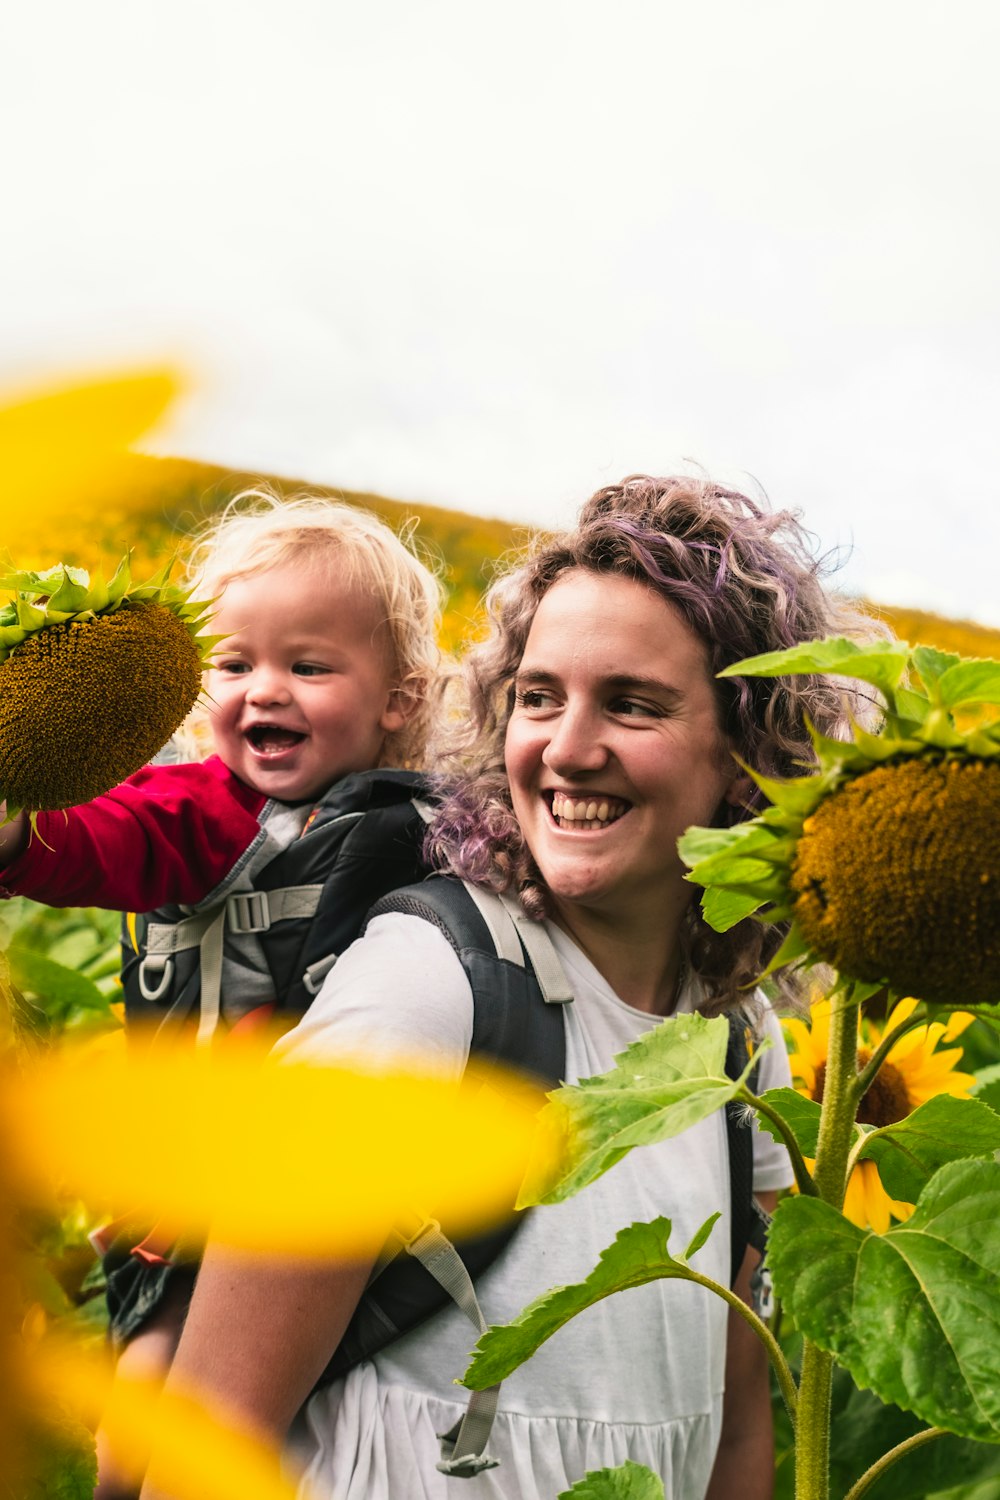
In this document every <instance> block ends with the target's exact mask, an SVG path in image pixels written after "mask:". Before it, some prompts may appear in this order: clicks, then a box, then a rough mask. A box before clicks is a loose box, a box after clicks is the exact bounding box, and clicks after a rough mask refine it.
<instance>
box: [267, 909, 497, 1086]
mask: <svg viewBox="0 0 1000 1500" xmlns="http://www.w3.org/2000/svg"><path fill="white" fill-rule="evenodd" d="M472 1021H473V1000H472V989H471V986H470V984H469V980H468V977H467V975H466V973H465V970H464V969H463V967H462V964H461V962H460V960H459V958H458V955H457V953H456V952H455V949H454V948H453V947H452V946H451V944H450V942H449V941H448V939H447V938H446V937H445V935H444V933H443V932H441V931H440V930H439V929H438V928H437V927H436V926H435V925H434V924H433V923H431V922H429V921H425V920H424V919H423V918H421V917H419V916H416V915H413V914H412V913H407V912H400V911H387V912H383V913H381V914H376V915H375V916H373V917H372V919H371V921H370V922H369V924H368V927H367V929H366V931H365V933H364V935H363V936H362V937H360V938H358V939H357V941H356V942H354V943H352V944H351V946H350V947H349V948H347V949H346V950H345V952H344V953H343V954H341V956H340V957H339V958H338V960H337V962H336V963H335V964H334V967H333V968H332V970H331V971H330V973H329V975H328V976H327V978H326V979H325V981H324V983H323V986H322V989H321V990H320V992H319V994H318V995H317V997H316V999H315V1000H314V1001H313V1003H312V1005H311V1006H310V1007H309V1009H308V1011H307V1012H306V1014H305V1016H304V1017H303V1019H302V1020H301V1021H300V1022H299V1024H298V1026H296V1027H295V1029H294V1030H293V1031H291V1032H289V1034H288V1036H287V1037H285V1038H283V1039H282V1041H281V1043H280V1044H279V1051H280V1052H281V1053H282V1054H283V1055H285V1056H289V1057H292V1056H295V1057H310V1058H317V1057H343V1056H346V1055H348V1054H352V1055H357V1054H358V1053H363V1054H365V1055H367V1056H370V1057H373V1058H375V1059H377V1060H378V1061H379V1062H380V1063H384V1062H385V1061H388V1060H403V1059H409V1060H412V1059H413V1058H415V1057H419V1058H420V1059H421V1060H423V1061H425V1062H428V1063H430V1064H432V1065H434V1066H440V1067H442V1068H443V1069H444V1071H446V1072H448V1073H452V1074H455V1075H456V1076H457V1075H459V1074H461V1072H462V1070H463V1069H464V1067H465V1063H466V1061H467V1059H468V1055H469V1049H470V1045H471V1041H472Z"/></svg>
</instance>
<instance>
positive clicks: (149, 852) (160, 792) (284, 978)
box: [0, 491, 441, 1500]
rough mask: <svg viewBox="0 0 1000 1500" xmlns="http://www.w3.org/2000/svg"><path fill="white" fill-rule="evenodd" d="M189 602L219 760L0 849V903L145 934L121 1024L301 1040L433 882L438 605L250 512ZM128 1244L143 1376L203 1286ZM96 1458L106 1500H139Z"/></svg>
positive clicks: (334, 508)
mask: <svg viewBox="0 0 1000 1500" xmlns="http://www.w3.org/2000/svg"><path fill="white" fill-rule="evenodd" d="M189 582H190V583H191V585H192V586H193V589H194V597H196V598H199V599H205V598H214V599H215V600H216V601H217V603H216V609H215V615H214V619H213V621H212V623H211V626H210V629H211V630H212V632H213V634H215V635H218V636H221V637H222V639H221V640H220V641H219V643H218V645H217V647H216V648H215V650H214V652H213V656H212V665H211V667H210V668H209V670H208V672H207V673H206V681H205V694H204V698H205V701H204V703H203V704H199V707H198V708H197V709H196V710H195V713H194V715H192V720H191V721H189V724H188V725H187V726H185V729H184V731H182V734H181V736H180V738H181V740H182V741H183V740H184V739H185V737H186V738H187V740H188V741H191V740H192V737H193V738H194V739H195V740H197V738H198V737H199V736H200V737H201V739H202V740H203V739H204V737H205V731H206V728H207V731H208V735H209V736H210V738H211V741H212V742H213V745H214V752H215V753H214V754H212V755H210V756H209V757H208V758H207V759H205V760H190V761H186V762H184V763H177V764H155V765H151V766H147V767H145V768H144V769H143V770H141V771H139V772H137V773H136V774H135V775H134V776H131V777H129V779H128V780H127V781H125V782H123V783H122V785H121V786H119V787H116V788H114V789H113V790H112V791H110V792H108V793H107V794H106V795H104V796H102V797H98V798H96V799H95V800H94V801H93V802H90V803H88V804H86V805H85V806H83V807H79V808H71V809H69V810H68V811H67V812H66V813H63V812H52V813H40V814H39V815H38V833H39V836H38V837H33V838H32V837H29V829H28V824H27V819H26V817H25V815H24V814H23V813H22V814H19V815H18V816H17V817H16V818H14V819H13V820H12V822H10V823H9V824H7V825H6V826H5V827H3V828H0V861H2V862H3V868H2V869H0V893H2V894H4V895H15V894H16V895H23V896H28V897H30V898H31V899H33V900H36V901H42V902H45V903H46V904H48V905H50V906H85V905H89V906H102V907H107V908H111V909H114V910H120V911H123V912H129V913H138V914H140V915H138V916H131V917H129V919H128V921H127V924H126V929H127V937H126V938H125V939H123V951H124V954H125V961H124V964H123V975H122V979H123V986H124V990H125V1000H126V1014H127V1018H128V1021H129V1024H130V1025H131V1024H132V1023H133V1022H134V1021H136V1019H137V1018H142V1019H151V1020H155V1021H156V1022H157V1023H158V1024H160V1025H174V1024H184V1023H187V1022H190V1023H191V1024H194V1023H195V1021H196V1023H197V1032H198V1037H199V1039H200V1040H202V1041H205V1040H207V1039H209V1038H210V1037H212V1036H213V1035H214V1034H215V1033H216V1032H218V1031H222V1032H230V1031H232V1030H233V1029H234V1028H236V1027H240V1028H242V1029H246V1028H247V1027H248V1026H251V1025H253V1024H255V1023H256V1022H257V1021H258V1020H259V1019H261V1018H263V1017H269V1016H271V1015H272V1014H273V1013H274V1012H275V1011H277V1012H279V1013H281V1014H283V1015H284V1016H287V1019H288V1022H289V1023H291V1022H292V1021H294V1020H295V1019H296V1018H297V1016H298V1015H300V1014H301V1012H302V1011H303V1010H304V1009H306V1008H307V1006H308V1004H309V1001H310V998H311V996H312V995H313V994H315V993H316V991H317V989H318V987H319V983H320V982H321V980H322V976H323V974H324V973H325V972H326V970H327V969H328V968H329V967H330V966H331V965H332V963H333V962H334V961H335V959H336V956H337V954H338V953H339V952H341V951H342V950H343V948H345V947H346V946H347V945H348V944H349V943H350V942H351V941H353V939H354V937H355V936H356V935H357V932H358V929H359V927H360V924H361V922H362V920H363V918H364V916H365V913H366V911H367V910H368V907H369V906H370V905H371V904H372V903H373V902H374V901H376V900H377V899H378V898H379V896H381V895H383V894H385V893H386V891H388V890H390V889H392V888H394V887H395V886H398V885H405V884H407V883H409V882H411V881H412V880H414V879H417V878H419V877H420V875H421V874H422V873H424V871H423V865H422V860H421V852H420V851H421V843H422V840H421V831H422V826H423V825H422V820H421V817H420V814H419V812H418V810H417V809H416V808H415V807H414V804H413V801H412V800H411V799H412V798H413V797H414V796H415V795H417V794H418V793H419V790H420V781H419V778H418V777H417V776H416V775H415V774H414V773H413V772H412V771H411V770H408V769H406V768H410V767H412V766H414V765H419V764H420V762H421V760H422V758H423V755H424V752H425V746H426V738H427V731H428V726H429V719H430V712H431V699H432V690H433V687H434V684H435V679H436V676H437V672H438V652H437V646H436V626H437V621H438V614H439V609H440V602H441V592H440V587H439V584H438V582H437V580H436V579H435V578H434V576H433V575H432V574H431V573H430V571H429V570H428V569H427V568H426V567H425V566H424V564H423V563H421V562H420V561H418V559H417V558H416V557H415V556H414V555H413V554H412V552H410V551H409V550H408V548H407V547H406V546H405V545H404V544H403V543H402V542H401V541H400V540H399V539H398V538H397V537H396V536H395V535H394V534H393V532H392V531H390V530H389V528H388V527H387V526H385V525H384V524H383V523H382V522H381V521H379V520H378V519H377V518H376V517H375V516H373V515H370V514H368V513H367V512H364V511H359V510H357V509H354V508H353V507H350V506H346V505H341V504H336V503H334V502H331V501H328V500H324V499H315V498H308V497H305V498H301V499H298V500H293V501H287V502H286V501H281V500H279V499H277V498H276V497H274V496H271V495H268V494H265V493H262V492H253V491H252V492H248V493H247V494H245V495H242V496H239V497H237V499H236V500H234V501H233V502H232V503H231V504H230V505H229V506H228V507H227V509H226V510H225V512H224V513H223V514H222V516H221V518H219V519H218V520H217V521H216V522H215V523H213V524H212V525H211V527H210V528H209V529H208V531H207V532H206V533H205V534H204V535H203V536H202V538H201V539H200V541H199V542H198V544H197V545H196V547H195V549H194V551H193V554H192V558H191V564H190V568H189ZM115 1227H116V1228H117V1227H118V1226H115ZM135 1238H136V1235H135V1232H134V1230H133V1232H132V1234H131V1235H128V1234H127V1233H121V1234H119V1235H118V1236H117V1238H115V1239H114V1240H113V1242H112V1243H105V1245H104V1246H103V1247H102V1248H105V1249H106V1252H107V1253H106V1256H105V1265H106V1269H107V1272H108V1306H109V1313H110V1316H111V1328H112V1333H113V1335H114V1337H115V1339H116V1341H117V1342H118V1343H119V1344H124V1345H125V1346H126V1347H125V1348H124V1350H123V1353H122V1355H121V1358H120V1368H122V1369H123V1370H124V1369H126V1368H127V1369H128V1370H129V1371H130V1372H133V1373H142V1374H146V1375H148V1374H152V1373H155V1372H162V1371H163V1370H164V1369H165V1367H166V1365H167V1364H168V1363H169V1360H170V1358H171V1357H172V1354H173V1350H174V1347H175V1346H176V1342H177V1338H178V1336H179V1332H180V1327H181V1324H182V1322H183V1317H184V1308H185V1306H186V1302H187V1298H188V1296H189V1295H190V1288H191V1284H192V1282H193V1275H194V1268H193V1267H191V1266H189V1265H180V1264H172V1263H171V1262H170V1261H168V1260H167V1258H166V1256H165V1254H164V1253H163V1252H164V1251H165V1250H166V1248H167V1247H166V1246H164V1245H158V1244H157V1243H156V1238H155V1233H154V1235H151V1236H147V1238H146V1240H145V1241H143V1242H142V1243H141V1244H139V1245H136V1244H135ZM99 1448H100V1445H99ZM100 1456H101V1459H102V1477H101V1480H100V1483H99V1485H98V1490H97V1495H98V1496H102V1497H104V1500H112V1497H114V1496H119V1495H122V1496H124V1495H126V1494H129V1493H130V1491H129V1489H128V1487H127V1485H126V1484H125V1482H124V1481H123V1480H122V1479H121V1478H120V1477H119V1476H118V1475H117V1474H116V1473H115V1472H114V1470H113V1467H112V1466H111V1465H110V1463H109V1461H108V1458H107V1455H106V1454H101V1455H100Z"/></svg>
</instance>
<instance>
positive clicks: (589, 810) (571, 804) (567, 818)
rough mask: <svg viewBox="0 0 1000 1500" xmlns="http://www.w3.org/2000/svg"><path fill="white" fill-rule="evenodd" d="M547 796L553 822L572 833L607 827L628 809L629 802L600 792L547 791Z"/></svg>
mask: <svg viewBox="0 0 1000 1500" xmlns="http://www.w3.org/2000/svg"><path fill="white" fill-rule="evenodd" d="M547 797H548V802H549V808H550V810H551V812H552V817H553V819H554V820H555V822H556V823H557V824H558V826H559V827H560V828H565V829H570V830H572V831H573V832H574V833H575V832H577V831H580V832H584V831H589V830H592V829H596V828H607V826H608V825H609V824H610V823H616V822H617V821H618V819H619V818H621V817H623V816H624V814H625V813H627V812H628V810H629V803H627V802H624V801H622V799H621V797H606V796H604V795H603V794H601V793H596V794H595V795H594V796H588V797H570V796H568V795H567V794H566V793H565V792H549V793H548V794H547Z"/></svg>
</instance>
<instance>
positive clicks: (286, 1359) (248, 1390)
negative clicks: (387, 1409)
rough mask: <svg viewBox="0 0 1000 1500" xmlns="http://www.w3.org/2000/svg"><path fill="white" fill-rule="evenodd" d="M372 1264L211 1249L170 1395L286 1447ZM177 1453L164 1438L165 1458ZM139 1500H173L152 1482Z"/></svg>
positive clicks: (171, 1379)
mask: <svg viewBox="0 0 1000 1500" xmlns="http://www.w3.org/2000/svg"><path fill="white" fill-rule="evenodd" d="M370 1269H371V1264H370V1262H367V1261H366V1262H364V1263H361V1262H325V1263H316V1262H309V1261H305V1260H295V1261H287V1260H263V1259H251V1258H250V1257H248V1256H236V1255H234V1254H233V1253H232V1252H230V1251H227V1250H223V1249H220V1248H217V1247H212V1246H211V1245H210V1246H209V1248H208V1249H207V1250H206V1252H205V1260H204V1263H203V1265H202V1268H201V1271H200V1272H199V1274H198V1281H197V1284H196V1286H195V1291H194V1296H193V1298H192V1301H191V1309H190V1311H189V1313H188V1318H187V1323H186V1325H185V1328H184V1333H183V1334H182V1336H181V1341H180V1346H179V1347H178V1350H177V1354H176V1357H175V1359H174V1363H173V1367H172V1369H171V1373H170V1376H169V1377H168V1380H167V1387H166V1388H167V1390H168V1391H169V1390H171V1389H174V1390H178V1391H183V1392H184V1393H185V1394H189V1395H192V1394H198V1395H202V1396H203V1397H204V1399H205V1404H206V1405H207V1406H208V1407H210V1408H211V1409H215V1410H218V1411H219V1413H220V1415H221V1416H222V1417H223V1418H224V1419H228V1420H230V1421H231V1422H232V1424H233V1425H234V1426H236V1427H240V1428H243V1429H245V1430H248V1431H250V1432H252V1433H254V1434H255V1435H256V1436H258V1437H260V1438H262V1439H264V1440H265V1441H267V1442H270V1443H271V1445H272V1446H274V1447H275V1448H280V1446H281V1444H282V1442H283V1441H284V1438H285V1435H286V1433H287V1431H288V1428H289V1426H290V1425H291V1422H292V1420H293V1418H294V1417H295V1414H296V1412H297V1411H298V1410H299V1408H300V1407H301V1406H302V1404H303V1403H304V1401H305V1400H306V1397H307V1396H308V1395H309V1392H310V1391H311V1389H312V1387H313V1386H314V1385H315V1383H316V1381H317V1380H318V1379H319V1377H320V1375H321V1374H322V1373H323V1370H324V1368H325V1367H326V1364H327V1362H328V1360H329V1359H330V1357H331V1355H332V1354H333V1351H334V1350H335V1349H336V1347H337V1344H338V1343H339V1342H340V1339H341V1336H342V1335H343V1332H344V1329H345V1328H346V1327H347V1324H348V1322H349V1320H350V1317H351V1314H352V1313H353V1311H354V1308H355V1307H356V1305H357V1302H358V1299H359V1297H360V1296H361V1293H362V1292H363V1291H364V1288H365V1283H366V1282H367V1280H368V1274H369V1271H370ZM171 1446H172V1444H171V1442H170V1440H169V1438H167V1437H165V1438H164V1439H163V1448H164V1450H167V1449H169V1448H170V1447H171ZM156 1452H157V1450H156V1447H154V1449H153V1454H152V1458H151V1461H150V1467H149V1473H148V1478H147V1480H146V1483H145V1484H144V1485H143V1488H142V1500H168V1497H170V1500H173V1496H172V1492H171V1491H170V1490H168V1489H165V1488H161V1487H160V1485H159V1484H158V1483H157V1479H156Z"/></svg>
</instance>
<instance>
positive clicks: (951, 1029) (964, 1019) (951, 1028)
mask: <svg viewBox="0 0 1000 1500" xmlns="http://www.w3.org/2000/svg"><path fill="white" fill-rule="evenodd" d="M975 1019H976V1018H975V1016H973V1015H970V1014H969V1012H968V1011H967V1010H953V1011H952V1013H951V1015H950V1017H949V1018H948V1024H947V1026H946V1027H945V1029H944V1039H945V1041H946V1042H953V1041H954V1040H955V1038H956V1037H957V1036H961V1035H962V1032H963V1031H964V1030H965V1028H966V1027H967V1026H971V1025H972V1023H973V1021H974V1020H975Z"/></svg>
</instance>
